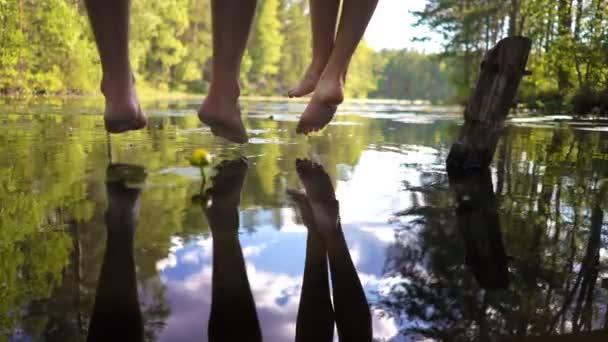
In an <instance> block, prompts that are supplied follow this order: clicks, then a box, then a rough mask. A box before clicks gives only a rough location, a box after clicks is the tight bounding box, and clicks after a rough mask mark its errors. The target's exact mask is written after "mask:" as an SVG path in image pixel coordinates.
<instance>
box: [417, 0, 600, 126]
mask: <svg viewBox="0 0 608 342" xmlns="http://www.w3.org/2000/svg"><path fill="white" fill-rule="evenodd" d="M416 15H417V16H418V19H419V22H418V24H420V25H428V26H429V27H430V28H431V29H434V30H435V31H437V32H439V33H441V34H442V35H443V36H444V37H445V39H446V41H445V45H444V47H445V51H444V54H443V55H444V57H446V58H447V59H448V60H450V62H451V63H450V65H451V66H452V67H451V68H450V69H451V72H450V73H451V74H452V76H451V78H450V79H451V82H452V83H453V84H454V85H456V88H457V98H458V99H459V100H465V99H466V98H467V97H468V95H469V94H470V91H471V89H472V86H473V83H474V81H475V77H476V70H477V66H478V65H479V63H480V60H481V58H482V57H483V54H484V53H485V51H487V50H488V48H491V47H492V46H493V45H494V44H495V43H496V42H497V41H498V40H500V39H501V38H504V37H506V36H513V35H523V36H527V37H529V38H531V39H532V41H533V45H532V52H531V55H530V59H529V64H528V68H529V69H531V70H532V72H533V74H532V76H530V77H527V78H525V79H524V81H523V83H522V91H521V96H520V100H521V101H523V102H524V103H526V104H527V106H528V107H530V108H534V109H544V110H545V111H553V110H567V109H569V108H573V109H574V110H575V114H587V113H589V112H590V108H591V109H593V108H600V109H601V108H603V106H602V103H601V102H602V97H601V96H600V95H601V94H602V93H604V92H605V90H607V89H608V72H607V71H608V57H607V56H608V3H607V2H606V1H605V0H559V1H555V0H509V1H502V0H429V1H428V2H427V5H426V7H425V8H424V10H423V11H420V12H417V13H416ZM575 95H576V96H575ZM593 98H594V99H596V100H595V101H594V102H593V103H585V104H581V103H574V102H580V100H581V99H585V101H588V100H589V99H593ZM604 114H605V115H608V112H605V111H604Z"/></svg>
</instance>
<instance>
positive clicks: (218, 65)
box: [198, 0, 256, 144]
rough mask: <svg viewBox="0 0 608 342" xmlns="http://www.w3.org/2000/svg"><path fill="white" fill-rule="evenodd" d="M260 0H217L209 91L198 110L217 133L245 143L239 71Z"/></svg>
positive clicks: (215, 2)
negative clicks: (257, 1) (258, 0)
mask: <svg viewBox="0 0 608 342" xmlns="http://www.w3.org/2000/svg"><path fill="white" fill-rule="evenodd" d="M255 5H256V0H213V1H212V2H211V10H212V15H213V16H212V17H213V63H212V75H211V86H210V88H209V94H208V95H207V98H206V99H205V101H204V102H203V104H202V105H201V108H200V109H199V111H198V117H199V118H200V119H201V121H202V122H203V123H205V124H207V125H208V126H209V127H211V131H212V132H213V134H215V135H216V136H220V137H223V138H226V139H228V140H230V141H233V142H236V143H239V144H244V143H246V142H247V132H246V131H245V126H244V125H243V120H242V119H241V110H240V108H239V102H238V99H239V95H240V89H239V71H240V69H241V60H242V59H243V54H244V52H245V45H246V43H247V38H248V36H249V30H250V29H251V22H252V20H253V14H254V12H255Z"/></svg>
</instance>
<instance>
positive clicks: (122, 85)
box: [101, 77, 148, 133]
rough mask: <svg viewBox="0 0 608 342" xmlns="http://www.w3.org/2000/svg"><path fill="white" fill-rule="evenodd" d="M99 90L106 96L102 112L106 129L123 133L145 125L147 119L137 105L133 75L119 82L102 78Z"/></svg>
mask: <svg viewBox="0 0 608 342" xmlns="http://www.w3.org/2000/svg"><path fill="white" fill-rule="evenodd" d="M101 92H102V93H103V94H104V96H105V98H106V110H105V113H104V123H105V126H106V131H108V132H109V133H123V132H127V131H133V130H138V129H142V128H144V127H146V124H147V123H148V119H147V118H146V116H145V115H144V113H143V112H142V111H141V107H140V106H139V99H138V98H137V93H136V92H135V79H134V78H133V77H131V78H130V80H127V81H121V82H114V81H110V80H103V81H102V84H101Z"/></svg>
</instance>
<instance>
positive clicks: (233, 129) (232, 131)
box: [198, 88, 248, 144]
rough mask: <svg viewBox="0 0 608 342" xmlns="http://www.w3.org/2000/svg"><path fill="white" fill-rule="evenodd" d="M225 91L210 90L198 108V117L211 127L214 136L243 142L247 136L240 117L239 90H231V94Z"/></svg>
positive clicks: (238, 142) (246, 139)
mask: <svg viewBox="0 0 608 342" xmlns="http://www.w3.org/2000/svg"><path fill="white" fill-rule="evenodd" d="M226 93H227V92H221V93H218V92H213V91H210V92H209V95H208V96H207V98H205V101H203V104H202V105H201V108H200V109H199V110H198V118H199V119H200V120H201V121H202V122H203V123H204V124H206V125H207V126H209V127H210V128H211V132H212V133H213V134H214V135H215V136H218V137H222V138H225V139H228V140H230V141H232V142H235V143H237V144H244V143H246V142H247V141H248V137H247V132H246V131H245V126H244V125H243V120H242V119H241V109H240V108H239V101H238V98H239V90H238V88H237V90H236V92H235V91H232V92H231V93H232V95H227V94H226Z"/></svg>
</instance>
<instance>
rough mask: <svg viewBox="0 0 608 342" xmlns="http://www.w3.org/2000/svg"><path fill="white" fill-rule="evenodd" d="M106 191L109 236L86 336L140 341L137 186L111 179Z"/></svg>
mask: <svg viewBox="0 0 608 342" xmlns="http://www.w3.org/2000/svg"><path fill="white" fill-rule="evenodd" d="M107 192H108V202H109V207H108V212H107V213H106V226H107V230H108V237H107V241H106V251H105V255H104V258H103V264H102V266H101V273H100V275H99V283H98V285H97V293H96V295H95V306H94V307H93V314H92V317H91V324H90V327H89V336H88V338H87V340H88V341H143V323H142V317H141V312H140V309H139V300H138V298H137V284H136V278H135V262H134V258H133V238H134V233H135V226H136V222H137V215H138V206H139V205H138V199H139V190H136V189H129V188H127V187H125V186H124V185H123V184H121V183H119V182H111V183H108V184H107Z"/></svg>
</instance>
